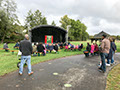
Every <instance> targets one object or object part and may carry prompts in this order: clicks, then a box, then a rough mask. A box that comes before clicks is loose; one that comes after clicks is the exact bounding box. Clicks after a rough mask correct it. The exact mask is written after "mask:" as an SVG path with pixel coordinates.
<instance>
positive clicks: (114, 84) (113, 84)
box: [106, 64, 120, 90]
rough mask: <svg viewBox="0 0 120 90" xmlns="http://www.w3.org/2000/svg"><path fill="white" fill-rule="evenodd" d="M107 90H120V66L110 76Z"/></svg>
mask: <svg viewBox="0 0 120 90" xmlns="http://www.w3.org/2000/svg"><path fill="white" fill-rule="evenodd" d="M106 90H120V64H119V65H117V66H115V67H114V68H113V69H112V70H111V71H110V73H109V74H108V77H107V87H106Z"/></svg>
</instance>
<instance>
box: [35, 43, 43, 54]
mask: <svg viewBox="0 0 120 90" xmlns="http://www.w3.org/2000/svg"><path fill="white" fill-rule="evenodd" d="M44 50H45V47H44V46H43V44H42V43H39V44H38V46H37V51H38V52H42V53H43V56H45V52H44Z"/></svg>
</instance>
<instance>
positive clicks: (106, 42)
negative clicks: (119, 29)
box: [84, 35, 117, 73]
mask: <svg viewBox="0 0 120 90" xmlns="http://www.w3.org/2000/svg"><path fill="white" fill-rule="evenodd" d="M116 50H117V47H116V45H115V39H113V38H112V37H107V36H106V35H103V36H102V41H101V43H100V45H98V44H97V43H91V45H90V44H89V43H87V47H86V50H85V51H84V54H85V56H86V57H88V56H89V53H91V56H93V55H100V57H101V61H100V64H99V71H100V72H103V73H104V72H106V66H111V65H113V64H114V54H115V51H116ZM110 60H111V62H110Z"/></svg>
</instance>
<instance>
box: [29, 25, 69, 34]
mask: <svg viewBox="0 0 120 90" xmlns="http://www.w3.org/2000/svg"><path fill="white" fill-rule="evenodd" d="M37 28H54V29H57V30H60V31H63V32H65V33H67V30H65V29H63V28H61V27H58V26H52V25H39V26H36V27H34V28H32V29H31V30H29V31H32V30H35V29H37Z"/></svg>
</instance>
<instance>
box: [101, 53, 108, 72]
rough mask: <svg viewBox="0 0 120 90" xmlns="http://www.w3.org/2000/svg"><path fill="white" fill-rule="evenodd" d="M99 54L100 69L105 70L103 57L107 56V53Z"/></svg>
mask: <svg viewBox="0 0 120 90" xmlns="http://www.w3.org/2000/svg"><path fill="white" fill-rule="evenodd" d="M100 56H101V62H102V65H101V67H100V69H102V70H103V71H104V72H106V62H105V59H106V58H107V57H108V54H107V53H100Z"/></svg>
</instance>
